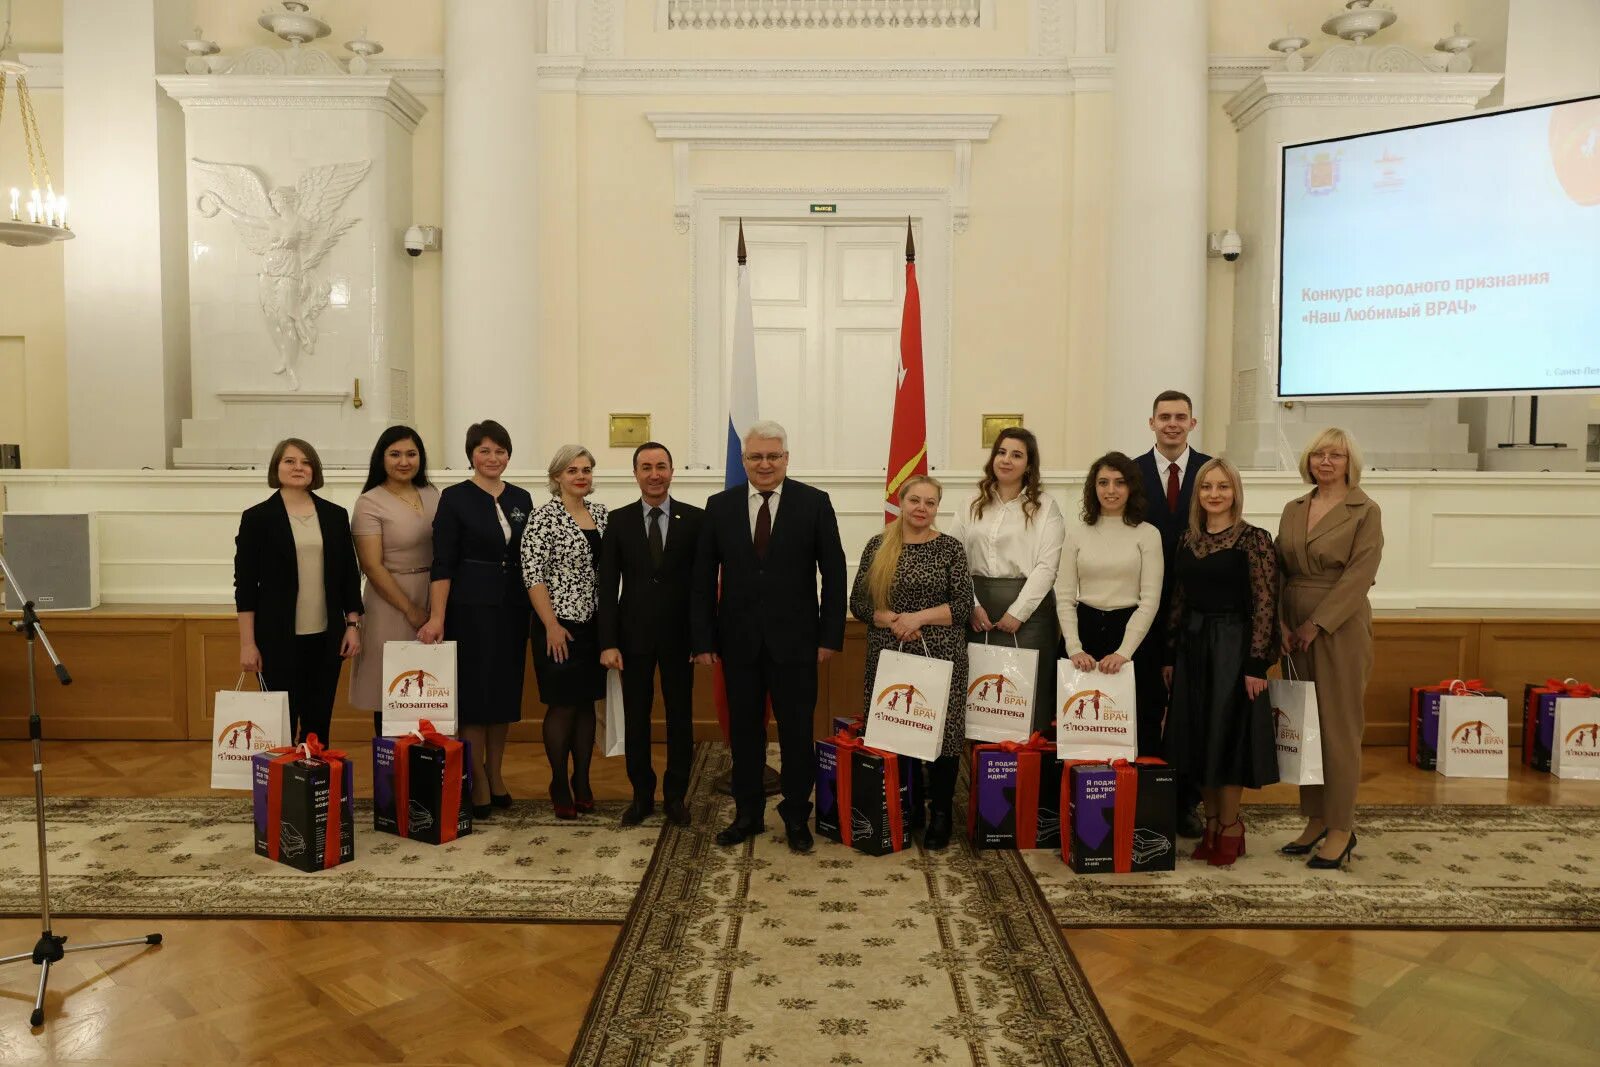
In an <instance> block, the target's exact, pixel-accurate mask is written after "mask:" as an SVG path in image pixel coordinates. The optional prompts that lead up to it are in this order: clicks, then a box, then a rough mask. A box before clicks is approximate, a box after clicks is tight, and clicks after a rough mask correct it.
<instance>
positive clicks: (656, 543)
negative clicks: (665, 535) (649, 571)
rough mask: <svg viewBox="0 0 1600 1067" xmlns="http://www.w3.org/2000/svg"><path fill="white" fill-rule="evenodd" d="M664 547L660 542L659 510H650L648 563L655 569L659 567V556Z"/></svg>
mask: <svg viewBox="0 0 1600 1067" xmlns="http://www.w3.org/2000/svg"><path fill="white" fill-rule="evenodd" d="M664 550H665V546H664V545H663V544H662V541H661V509H660V508H651V509H650V562H651V563H653V564H655V565H656V567H657V568H659V567H660V566H661V556H662V553H663V551H664Z"/></svg>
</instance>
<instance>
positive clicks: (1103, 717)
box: [1061, 689, 1129, 733]
mask: <svg viewBox="0 0 1600 1067" xmlns="http://www.w3.org/2000/svg"><path fill="white" fill-rule="evenodd" d="M1061 717H1062V719H1063V721H1067V722H1070V723H1072V725H1073V726H1074V727H1075V728H1076V727H1079V726H1080V725H1082V724H1087V723H1105V724H1107V725H1106V726H1105V727H1104V728H1105V729H1106V730H1107V731H1108V732H1115V733H1121V732H1122V731H1123V728H1124V727H1125V726H1126V724H1127V723H1128V721H1129V715H1128V711H1127V709H1126V708H1122V707H1119V706H1118V704H1117V700H1116V698H1115V697H1113V696H1112V695H1111V694H1110V693H1107V692H1106V691H1105V690H1103V689H1082V690H1079V691H1078V692H1076V693H1073V694H1072V695H1071V696H1069V697H1068V698H1067V699H1066V700H1065V701H1063V702H1062V704H1061ZM1082 728H1083V729H1088V730H1092V729H1094V727H1092V726H1087V725H1083V726H1082Z"/></svg>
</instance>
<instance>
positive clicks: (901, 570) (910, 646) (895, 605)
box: [850, 477, 972, 849]
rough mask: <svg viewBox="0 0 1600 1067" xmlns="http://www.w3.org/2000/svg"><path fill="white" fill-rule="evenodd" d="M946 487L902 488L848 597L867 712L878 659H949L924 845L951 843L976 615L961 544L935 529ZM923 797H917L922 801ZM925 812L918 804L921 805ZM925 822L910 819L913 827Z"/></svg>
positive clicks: (930, 482) (921, 482)
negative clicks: (970, 632)
mask: <svg viewBox="0 0 1600 1067" xmlns="http://www.w3.org/2000/svg"><path fill="white" fill-rule="evenodd" d="M943 493H944V490H943V487H942V486H941V485H940V484H939V483H938V482H937V481H935V480H934V479H932V478H928V477H917V478H912V479H910V480H909V481H907V482H906V483H905V484H904V485H903V486H901V488H900V517H899V518H898V519H896V520H895V521H894V522H892V523H890V524H889V525H888V526H887V527H886V528H885V529H884V531H883V533H881V534H877V535H876V536H874V537H873V538H872V540H870V541H868V542H867V547H866V549H865V550H863V552H862V553H861V567H860V568H859V569H858V570H857V571H856V581H855V588H854V589H853V590H852V591H851V594H850V611H851V613H852V614H854V615H855V617H856V618H858V619H860V620H861V621H862V622H864V623H866V624H867V626H868V627H869V629H868V631H867V672H866V679H865V685H864V693H863V701H864V706H865V708H866V709H867V710H869V711H870V709H871V707H872V686H873V681H874V679H875V676H876V675H877V670H878V656H879V654H880V653H882V652H883V650H884V649H886V648H900V647H901V646H902V645H904V646H905V648H906V649H907V650H908V651H912V652H916V653H921V652H922V650H923V647H924V645H925V646H926V647H927V653H926V654H927V655H929V656H931V657H934V658H937V659H944V660H949V661H950V663H951V664H952V670H951V677H950V704H949V713H948V715H947V716H946V718H945V725H944V741H943V744H942V745H941V747H940V750H939V758H938V759H936V760H933V761H932V762H930V763H928V764H926V771H927V775H926V782H927V788H926V790H925V793H926V795H927V796H928V800H929V814H928V827H927V831H926V832H925V833H924V834H923V845H924V846H925V847H927V848H930V849H940V848H944V847H945V846H946V845H948V844H949V843H950V831H951V804H952V800H953V798H954V795H955V788H956V774H957V771H958V769H959V761H960V759H961V749H962V746H963V744H964V743H965V738H966V714H965V712H966V694H967V630H966V627H967V617H968V616H969V615H970V614H971V613H972V577H971V575H970V574H969V573H968V571H967V553H966V550H965V549H964V548H962V546H961V542H960V541H958V540H956V539H955V538H954V537H951V536H950V535H949V534H942V533H940V532H939V531H938V530H937V529H935V528H934V525H933V522H934V519H935V518H937V517H938V514H939V501H940V498H941V497H942V496H943ZM920 795H921V794H919V797H920ZM918 805H919V806H920V800H919V802H918ZM920 821H921V820H920V819H918V818H916V813H913V815H912V819H911V825H916V823H918V822H920Z"/></svg>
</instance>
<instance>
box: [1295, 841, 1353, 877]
mask: <svg viewBox="0 0 1600 1067" xmlns="http://www.w3.org/2000/svg"><path fill="white" fill-rule="evenodd" d="M1355 850H1356V835H1355V834H1353V833H1352V834H1351V835H1350V840H1349V841H1348V842H1346V843H1345V846H1344V851H1343V852H1341V853H1339V856H1338V858H1337V859H1331V860H1325V859H1323V858H1322V857H1321V856H1320V855H1313V856H1312V857H1311V858H1310V859H1308V860H1306V866H1307V867H1310V868H1312V869H1313V870H1318V871H1337V870H1339V869H1340V868H1342V867H1343V866H1344V865H1345V861H1346V860H1348V859H1349V858H1350V854H1351V853H1352V852H1354V851H1355Z"/></svg>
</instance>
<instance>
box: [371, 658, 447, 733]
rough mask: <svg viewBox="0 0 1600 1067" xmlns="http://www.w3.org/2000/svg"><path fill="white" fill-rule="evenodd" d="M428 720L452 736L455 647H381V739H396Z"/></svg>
mask: <svg viewBox="0 0 1600 1067" xmlns="http://www.w3.org/2000/svg"><path fill="white" fill-rule="evenodd" d="M423 719H428V720H429V721H431V722H432V723H433V728H434V729H435V730H437V731H438V732H439V733H441V734H449V735H451V736H454V735H455V733H456V643H455V642H454V641H441V642H439V643H438V644H436V645H425V644H423V643H422V642H421V641H385V642H384V643H383V736H385V737H399V736H400V735H402V734H409V733H412V732H414V731H415V730H416V729H417V723H418V722H420V721H421V720H423Z"/></svg>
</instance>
